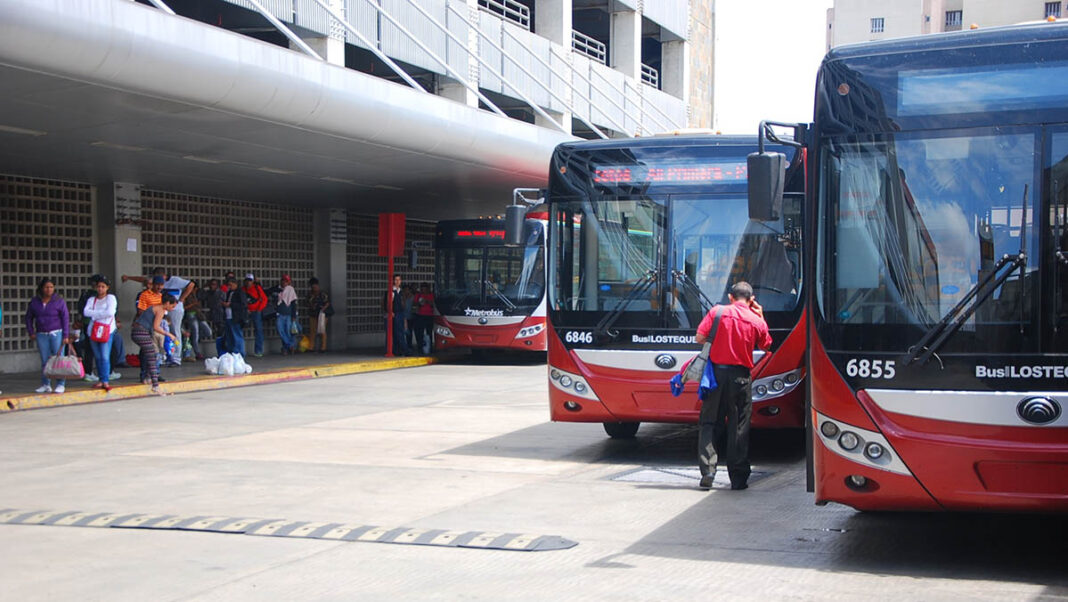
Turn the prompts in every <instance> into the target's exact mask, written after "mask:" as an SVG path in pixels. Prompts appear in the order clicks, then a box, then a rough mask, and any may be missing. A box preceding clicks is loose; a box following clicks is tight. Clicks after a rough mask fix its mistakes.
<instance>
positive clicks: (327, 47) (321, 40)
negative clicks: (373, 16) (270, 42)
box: [289, 0, 352, 67]
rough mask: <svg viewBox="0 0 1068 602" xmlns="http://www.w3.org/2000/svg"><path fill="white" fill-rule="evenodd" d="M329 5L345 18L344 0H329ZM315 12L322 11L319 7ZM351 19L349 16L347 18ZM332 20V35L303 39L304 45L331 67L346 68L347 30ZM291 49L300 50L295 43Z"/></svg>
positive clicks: (291, 43)
mask: <svg viewBox="0 0 1068 602" xmlns="http://www.w3.org/2000/svg"><path fill="white" fill-rule="evenodd" d="M327 4H329V5H330V8H332V9H334V10H335V11H337V12H338V13H339V14H341V15H342V16H345V2H344V0H327ZM315 10H320V9H319V7H315ZM345 18H346V19H348V20H349V21H352V19H349V18H348V16H345ZM329 19H330V33H329V35H326V36H313V37H307V38H302V39H303V40H304V43H305V44H307V45H308V46H309V47H311V49H312V50H314V51H315V52H316V54H318V55H319V56H321V57H323V59H324V60H326V62H328V63H330V64H331V65H340V66H342V67H344V66H345V28H344V27H342V26H341V23H338V21H337V19H334V18H333V17H329ZM289 47H290V48H291V49H293V50H299V49H298V48H297V47H296V45H294V44H293V42H290V43H289Z"/></svg>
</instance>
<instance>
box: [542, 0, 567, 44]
mask: <svg viewBox="0 0 1068 602" xmlns="http://www.w3.org/2000/svg"><path fill="white" fill-rule="evenodd" d="M571 29H572V24H571V0H543V1H542V0H539V2H538V6H537V10H536V11H534V32H535V33H537V34H538V35H539V36H541V37H543V38H546V39H548V40H549V41H550V42H555V43H557V44H559V45H561V46H563V47H564V48H567V49H568V50H570V49H571Z"/></svg>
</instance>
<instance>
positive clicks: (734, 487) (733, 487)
mask: <svg viewBox="0 0 1068 602" xmlns="http://www.w3.org/2000/svg"><path fill="white" fill-rule="evenodd" d="M743 489H749V484H748V483H731V491H741V490H743Z"/></svg>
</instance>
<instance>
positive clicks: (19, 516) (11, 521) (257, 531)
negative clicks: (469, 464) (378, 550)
mask: <svg viewBox="0 0 1068 602" xmlns="http://www.w3.org/2000/svg"><path fill="white" fill-rule="evenodd" d="M0 524H8V525H40V526H59V527H92V528H111V529H146V530H153V531H197V532H203V533H229V534H235V535H251V536H258V537H286V538H295V539H322V540H328V541H349V542H353V541H362V542H368V543H390V544H398V545H416V546H437V547H444V548H478V549H482V550H508V551H514V552H544V551H549V550H566V549H569V548H573V547H575V546H577V545H578V542H575V541H571V540H569V539H565V538H563V537H558V536H555V535H536V534H529V533H527V534H523V533H497V532H489V531H450V530H446V529H420V528H411V527H382V526H376V525H354V524H344V523H326V522H312V521H290V520H283V519H264V518H249V517H240V516H215V515H209V516H203V515H197V516H176V515H165V514H132V513H110V512H77V511H66V512H60V511H53V510H19V509H15V508H5V509H0Z"/></svg>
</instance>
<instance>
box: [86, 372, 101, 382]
mask: <svg viewBox="0 0 1068 602" xmlns="http://www.w3.org/2000/svg"><path fill="white" fill-rule="evenodd" d="M82 380H84V381H85V382H87V383H95V382H97V381H99V380H100V377H99V376H97V375H95V374H93V373H92V372H90V373H89V374H86V375H85V378H84V379H82Z"/></svg>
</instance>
